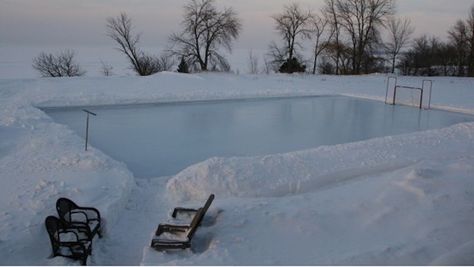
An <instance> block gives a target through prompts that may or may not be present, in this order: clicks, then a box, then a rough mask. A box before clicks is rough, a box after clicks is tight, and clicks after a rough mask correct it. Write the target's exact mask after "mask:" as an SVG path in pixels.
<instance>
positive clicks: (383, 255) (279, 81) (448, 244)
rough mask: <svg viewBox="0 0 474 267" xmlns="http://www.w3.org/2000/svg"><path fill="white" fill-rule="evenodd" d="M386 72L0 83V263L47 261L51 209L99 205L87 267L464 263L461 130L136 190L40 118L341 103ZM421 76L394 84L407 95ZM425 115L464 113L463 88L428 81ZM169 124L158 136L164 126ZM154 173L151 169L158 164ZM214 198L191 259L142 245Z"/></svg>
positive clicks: (222, 167) (206, 164)
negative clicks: (290, 99)
mask: <svg viewBox="0 0 474 267" xmlns="http://www.w3.org/2000/svg"><path fill="white" fill-rule="evenodd" d="M385 80H386V76H384V75H369V76H357V77H356V76H347V77H335V76H311V75H302V76H287V75H260V76H252V75H231V74H198V75H180V74H176V73H160V74H157V75H154V76H151V77H146V78H140V77H125V76H123V77H109V78H105V77H104V78H103V77H95V78H91V77H83V78H59V79H0V179H1V181H2V182H1V189H0V190H1V194H0V195H1V196H0V205H1V209H0V253H1V255H0V259H1V260H0V263H1V264H3V265H18V264H20V265H74V264H78V262H74V261H70V260H68V259H64V258H61V257H56V258H53V259H50V258H48V256H49V255H50V251H51V248H50V244H49V239H48V237H47V234H46V231H45V228H44V218H45V217H46V216H48V215H50V214H55V210H54V203H55V201H56V199H57V198H59V197H62V196H66V197H69V198H71V199H73V200H74V201H75V202H77V203H78V204H82V205H86V206H94V207H97V208H98V209H99V210H100V211H101V213H102V215H103V217H104V218H105V220H106V236H105V237H104V238H103V239H96V240H94V249H93V253H92V257H91V258H90V259H89V264H90V265H109V264H113V265H138V264H145V265H149V264H150V265H161V264H165V265H175V264H178V265H262V264H267V265H268V264H273V265H282V264H283V265H285V264H288V265H307V264H310V265H320V264H323V265H331V264H349V265H358V264H364V265H387V264H388V265H406V264H408V265H428V264H431V265H436V264H449V265H458V264H461V265H463V264H467V265H472V264H474V256H473V255H474V152H473V151H474V123H469V122H467V123H461V124H456V125H452V126H449V127H445V128H441V129H431V130H427V131H420V132H414V133H405V134H402V135H391V136H386V137H378V138H373V139H369V140H365V141H358V142H353V143H346V144H338V145H324V146H317V147H313V148H310V149H306V150H300V151H293V152H288V153H280V154H269V155H259V156H247V157H213V158H210V159H207V160H204V161H202V162H200V163H197V164H195V165H192V166H189V167H188V168H186V169H185V170H183V171H181V172H179V173H177V174H176V175H173V176H169V177H155V178H150V179H135V177H134V176H133V174H132V172H130V170H129V169H128V168H127V166H126V165H125V164H124V163H123V162H119V161H117V160H116V159H114V158H112V157H111V156H110V155H107V154H105V153H103V152H102V151H100V150H98V149H97V148H95V147H92V148H91V149H90V150H89V151H88V152H85V151H83V150H84V140H83V138H82V137H80V136H79V135H78V134H77V133H76V132H75V131H73V130H72V129H70V128H69V127H68V126H66V125H62V124H58V123H56V122H55V121H54V120H53V119H52V118H51V117H49V116H48V115H46V113H45V112H43V111H42V110H40V109H39V108H38V107H57V106H61V107H71V106H90V105H116V104H138V103H157V102H159V103H165V102H182V101H196V100H219V99H242V98H260V97H264V98H265V97H287V96H307V95H334V94H341V95H346V96H355V97H360V98H366V99H371V100H376V101H381V102H383V101H384V97H385ZM421 80H422V78H421V77H420V78H418V77H412V78H400V82H401V83H403V84H407V85H413V86H418V85H419V84H420V82H421ZM433 80H434V88H433V101H432V106H433V107H434V108H436V109H443V110H451V111H461V112H464V113H468V114H474V79H469V78H434V79H433ZM164 127H166V125H165V126H164ZM156 164H159V162H157V163H156ZM210 193H214V194H216V199H215V201H214V203H213V205H212V206H211V209H210V210H209V212H208V215H206V218H205V221H204V223H203V226H202V227H201V228H199V229H198V232H197V233H196V236H195V240H194V241H195V242H194V243H193V248H192V249H191V250H185V251H177V252H172V253H162V252H157V251H154V250H153V249H150V248H149V244H150V241H151V237H152V235H153V232H154V230H155V228H156V226H157V225H158V223H160V222H164V221H166V219H167V218H168V217H169V212H170V210H172V208H173V207H175V206H182V205H184V206H199V205H201V204H202V202H203V201H204V200H205V199H206V198H207V196H208V195H209V194H210Z"/></svg>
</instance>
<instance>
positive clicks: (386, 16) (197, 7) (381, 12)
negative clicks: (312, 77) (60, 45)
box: [33, 0, 474, 77]
mask: <svg viewBox="0 0 474 267" xmlns="http://www.w3.org/2000/svg"><path fill="white" fill-rule="evenodd" d="M324 1H325V3H324V7H323V8H322V9H321V10H319V11H318V12H313V11H311V10H309V9H304V8H302V7H301V6H300V5H299V4H297V3H293V4H289V5H286V6H284V7H283V10H282V12H281V13H279V14H275V15H273V16H272V19H273V21H274V24H275V30H276V31H277V33H278V34H279V36H280V41H279V42H275V41H272V42H271V43H270V44H269V46H268V51H267V53H266V55H265V56H264V72H266V73H270V72H282V73H295V72H310V73H313V74H316V73H321V74H335V75H348V74H352V75H358V74H368V73H374V72H391V73H394V72H396V71H399V72H400V73H401V74H403V75H426V76H434V75H444V76H470V77H474V6H473V7H472V8H471V10H470V14H469V16H468V18H467V19H465V20H459V21H458V22H457V23H456V24H455V25H454V26H452V27H451V29H450V30H449V39H448V40H447V41H441V40H440V39H439V38H436V37H427V36H422V37H418V38H415V39H413V40H412V39H411V36H412V34H413V32H414V28H413V26H412V25H411V22H410V20H408V19H406V18H399V17H397V16H396V14H395V13H396V12H395V2H394V0H324ZM183 10H184V16H183V19H182V21H181V24H180V25H181V31H180V32H177V33H173V34H172V35H171V36H170V37H169V43H170V48H169V49H167V50H165V52H164V53H163V54H162V55H158V56H157V55H152V54H149V53H147V52H145V51H143V50H142V49H141V47H140V37H141V35H140V34H137V33H135V32H134V28H133V24H132V19H131V18H130V17H129V16H128V15H127V14H126V13H121V14H120V15H119V16H117V17H110V18H107V20H106V28H107V36H108V37H109V38H110V39H111V40H112V41H113V42H114V43H115V44H116V49H117V50H118V51H120V52H121V53H122V54H123V55H124V56H125V57H126V59H127V60H128V62H129V65H130V68H131V69H132V70H133V71H134V72H135V73H136V74H137V75H140V76H147V75H151V74H154V73H157V72H160V71H170V70H172V69H173V68H175V67H176V65H177V66H178V67H177V69H176V70H177V71H178V72H184V73H188V72H202V71H223V72H227V71H230V64H229V62H228V60H227V59H226V57H225V55H224V54H223V51H227V52H232V43H233V42H234V41H235V40H237V38H238V37H239V35H240V32H241V31H242V23H241V20H240V19H239V17H238V14H237V13H236V11H235V10H234V9H233V8H224V9H222V10H220V9H218V8H217V7H216V4H215V0H189V1H188V2H187V4H186V5H185V6H184V7H183ZM383 33H386V37H385V38H382V34H383ZM383 39H385V40H383ZM308 43H310V44H311V54H312V56H311V58H310V59H307V58H305V57H304V56H303V50H304V44H308ZM178 62H179V63H178ZM177 63H178V64H177ZM248 64H249V72H250V73H259V72H261V71H260V70H259V68H258V58H257V57H256V56H255V55H254V54H253V53H252V52H250V53H249V58H248ZM33 67H34V68H35V69H36V70H38V71H39V72H40V73H41V75H42V76H46V77H60V76H81V75H83V74H84V73H85V72H84V71H83V70H82V69H81V68H80V66H79V64H78V63H77V62H76V61H75V60H74V51H71V50H66V51H64V52H61V53H59V54H47V53H41V54H40V55H39V56H38V57H36V58H34V59H33ZM112 69H113V67H112V66H110V65H108V64H106V63H104V62H102V73H103V74H104V75H111V74H112Z"/></svg>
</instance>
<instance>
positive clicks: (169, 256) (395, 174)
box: [142, 125, 474, 265]
mask: <svg viewBox="0 0 474 267" xmlns="http://www.w3.org/2000/svg"><path fill="white" fill-rule="evenodd" d="M470 127H472V125H471V126H470ZM456 131H457V130H453V133H454V132H456ZM462 131H464V130H461V132H462ZM454 135H457V134H454ZM454 135H453V138H454ZM461 135H463V134H461ZM471 138H472V137H471ZM470 145H471V146H472V143H471V144H470ZM423 146H424V145H422V147H423ZM449 158H450V159H449ZM473 171H474V157H473V156H472V155H468V156H466V155H464V156H459V157H458V156H457V155H455V154H450V153H449V152H448V153H447V154H445V156H443V157H440V158H439V159H425V160H420V161H417V162H412V163H411V164H409V165H406V166H404V167H401V168H397V169H394V170H385V171H381V172H374V173H370V174H363V175H360V176H357V177H352V178H350V179H346V180H344V181H337V182H336V183H333V184H331V186H325V187H322V188H319V189H318V190H313V191H309V192H306V193H302V194H296V195H291V196H286V197H276V198H275V197H271V198H268V197H259V198H232V197H231V198H223V197H221V196H220V192H216V199H215V201H214V203H213V206H212V207H211V210H210V214H209V215H207V219H208V222H207V223H206V224H205V225H203V226H202V227H200V228H199V230H198V232H197V233H196V235H195V239H196V240H195V242H194V243H193V249H192V250H191V251H183V252H176V253H160V252H157V251H154V250H153V249H150V248H148V247H146V248H145V249H144V252H143V260H142V264H145V265H147V264H153V263H157V262H160V263H162V264H165V265H191V264H195V265H236V264H237V265H251V264H253V265H430V264H434V263H442V264H446V263H447V264H454V263H455V264H460V263H463V264H468V265H472V263H473V262H472V253H473V252H474V250H473V249H472V248H473V247H472V241H473V239H472V236H473V234H474V227H473V219H472V218H473V216H474V179H473V176H472V172H473Z"/></svg>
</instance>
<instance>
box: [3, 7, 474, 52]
mask: <svg viewBox="0 0 474 267" xmlns="http://www.w3.org/2000/svg"><path fill="white" fill-rule="evenodd" d="M185 2H186V1H184V0H133V1H130V0H128V1H127V0H0V45H2V46H17V45H18V46H24V45H27V46H36V45H37V46H48V45H52V46H53V45H54V46H69V45H74V46H80V45H84V46H99V45H100V46H102V45H111V46H112V45H113V43H112V41H110V40H109V39H108V38H107V37H106V36H105V19H106V18H107V17H110V16H116V15H118V14H119V13H120V12H122V11H125V12H127V13H128V14H129V15H130V16H131V17H132V19H133V23H134V26H135V28H136V29H137V31H139V32H141V33H143V37H142V42H143V45H144V46H160V47H163V46H165V45H166V43H167V38H168V36H169V35H170V34H171V33H173V32H175V31H177V30H178V29H179V23H180V21H181V16H182V6H183V5H184V3H185ZM290 2H299V3H301V5H302V6H304V7H310V8H311V9H313V10H319V9H320V8H321V6H322V5H323V3H324V1H323V0H294V1H288V0H233V1H232V0H217V3H218V5H219V6H232V7H234V8H235V10H236V11H237V12H238V14H239V17H240V18H241V19H242V22H243V31H242V34H241V37H240V38H239V41H238V42H237V43H236V44H235V47H236V48H239V49H264V48H266V47H267V46H268V43H269V42H270V41H271V40H276V39H277V37H276V36H275V33H274V29H273V21H272V19H271V18H270V16H271V15H273V14H276V13H279V12H280V11H281V9H282V7H283V6H284V5H285V4H287V3H290ZM396 3H397V14H398V15H400V16H405V17H408V18H410V19H411V20H412V23H413V25H414V26H415V27H416V32H415V36H419V35H421V34H428V35H436V36H439V37H442V38H444V37H446V31H447V30H448V29H449V28H450V27H451V26H452V25H453V24H454V23H455V21H456V20H457V19H460V18H463V19H464V18H466V17H467V14H468V10H469V8H470V7H471V6H472V5H474V0H397V1H396Z"/></svg>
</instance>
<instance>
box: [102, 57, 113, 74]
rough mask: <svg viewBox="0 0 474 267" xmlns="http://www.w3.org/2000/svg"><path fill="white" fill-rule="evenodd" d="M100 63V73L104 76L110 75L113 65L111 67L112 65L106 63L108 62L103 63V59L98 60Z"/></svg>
mask: <svg viewBox="0 0 474 267" xmlns="http://www.w3.org/2000/svg"><path fill="white" fill-rule="evenodd" d="M100 64H101V69H100V71H101V73H102V74H103V75H104V76H111V75H112V70H113V69H114V67H112V65H110V64H108V63H105V62H104V61H102V60H101V61H100Z"/></svg>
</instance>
